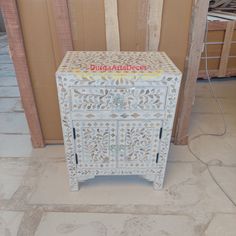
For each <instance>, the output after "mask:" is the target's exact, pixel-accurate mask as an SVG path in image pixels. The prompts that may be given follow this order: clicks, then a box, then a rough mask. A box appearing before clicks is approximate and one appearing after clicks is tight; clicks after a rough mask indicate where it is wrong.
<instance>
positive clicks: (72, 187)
mask: <svg viewBox="0 0 236 236" xmlns="http://www.w3.org/2000/svg"><path fill="white" fill-rule="evenodd" d="M70 190H71V191H72V192H76V191H79V182H78V181H76V182H74V183H73V184H71V183H70Z"/></svg>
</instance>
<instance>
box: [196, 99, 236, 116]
mask: <svg viewBox="0 0 236 236" xmlns="http://www.w3.org/2000/svg"><path fill="white" fill-rule="evenodd" d="M219 102H220V105H221V107H222V110H223V112H224V113H226V114H234V115H236V109H235V108H236V98H233V99H227V98H223V99H219ZM192 111H193V112H200V113H216V114H217V113H219V107H218V105H217V103H216V102H215V100H214V99H212V98H204V97H196V99H195V102H194V106H193V110H192Z"/></svg>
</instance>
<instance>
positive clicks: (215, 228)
mask: <svg viewBox="0 0 236 236" xmlns="http://www.w3.org/2000/svg"><path fill="white" fill-rule="evenodd" d="M235 225H236V215H231V214H217V215H216V216H215V217H214V218H213V220H212V221H211V223H210V225H209V226H208V228H207V230H206V232H205V234H204V235H205V236H235V235H236V227H235Z"/></svg>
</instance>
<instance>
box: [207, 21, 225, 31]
mask: <svg viewBox="0 0 236 236" xmlns="http://www.w3.org/2000/svg"><path fill="white" fill-rule="evenodd" d="M226 27H227V21H210V22H208V30H209V31H214V30H215V31H217V30H225V29H226Z"/></svg>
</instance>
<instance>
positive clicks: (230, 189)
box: [211, 166, 236, 235]
mask: <svg viewBox="0 0 236 236" xmlns="http://www.w3.org/2000/svg"><path fill="white" fill-rule="evenodd" d="M211 171H212V173H213V174H214V176H215V178H216V180H217V181H218V182H219V184H220V185H221V186H222V188H223V189H224V191H225V192H226V193H227V194H228V195H229V196H230V197H231V199H232V200H233V201H234V202H236V183H235V181H236V168H234V167H217V166H214V167H211ZM235 223H236V221H235ZM235 235H236V234H235Z"/></svg>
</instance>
